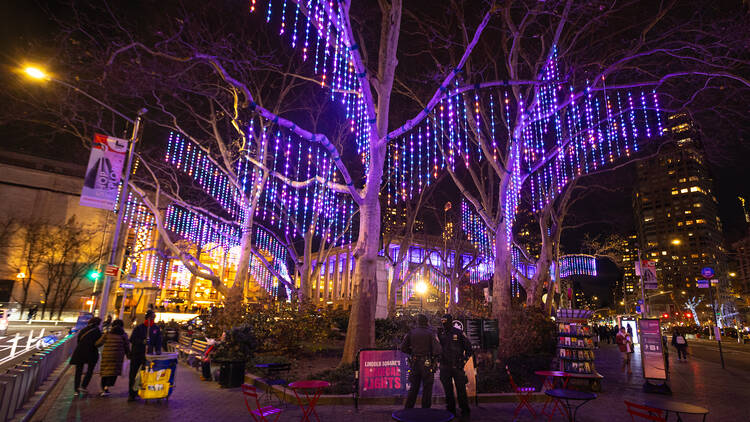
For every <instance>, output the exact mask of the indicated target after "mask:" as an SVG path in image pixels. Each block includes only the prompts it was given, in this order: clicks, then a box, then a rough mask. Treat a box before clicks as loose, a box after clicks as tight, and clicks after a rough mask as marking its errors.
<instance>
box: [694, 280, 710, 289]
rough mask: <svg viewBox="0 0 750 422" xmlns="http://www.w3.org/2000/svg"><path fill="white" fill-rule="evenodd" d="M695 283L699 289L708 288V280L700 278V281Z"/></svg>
mask: <svg viewBox="0 0 750 422" xmlns="http://www.w3.org/2000/svg"><path fill="white" fill-rule="evenodd" d="M695 285H696V287H698V288H699V289H707V288H708V280H698V281H696V283H695Z"/></svg>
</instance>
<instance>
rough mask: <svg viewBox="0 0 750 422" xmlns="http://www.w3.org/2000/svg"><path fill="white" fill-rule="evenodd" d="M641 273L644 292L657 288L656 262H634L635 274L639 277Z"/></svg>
mask: <svg viewBox="0 0 750 422" xmlns="http://www.w3.org/2000/svg"><path fill="white" fill-rule="evenodd" d="M641 273H643V275H642V277H643V288H644V289H646V290H654V289H658V288H659V280H658V279H657V278H656V261H650V260H646V259H644V260H643V261H641V262H640V265H639V262H638V261H636V262H635V274H636V275H641Z"/></svg>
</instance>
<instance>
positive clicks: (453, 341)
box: [438, 314, 472, 416]
mask: <svg viewBox="0 0 750 422" xmlns="http://www.w3.org/2000/svg"><path fill="white" fill-rule="evenodd" d="M440 322H441V323H442V324H443V327H442V328H441V329H440V331H439V332H438V340H439V341H440V348H441V349H442V352H441V353H440V383H441V384H443V390H445V406H446V409H448V411H449V412H451V413H453V414H454V415H455V414H456V397H454V395H453V386H454V384H455V386H456V396H457V397H458V406H459V407H460V408H461V416H468V415H469V413H470V409H469V398H468V397H467V395H466V383H467V382H468V381H469V379H468V378H467V377H466V372H464V366H465V365H466V362H468V361H469V359H470V358H471V356H472V349H471V342H470V341H469V339H468V338H466V336H465V335H464V333H463V332H462V331H461V330H459V329H458V328H456V327H454V326H453V316H451V315H450V314H445V315H444V316H443V318H442V319H441V320H440Z"/></svg>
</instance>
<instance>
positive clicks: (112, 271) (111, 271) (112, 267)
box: [104, 265, 120, 277]
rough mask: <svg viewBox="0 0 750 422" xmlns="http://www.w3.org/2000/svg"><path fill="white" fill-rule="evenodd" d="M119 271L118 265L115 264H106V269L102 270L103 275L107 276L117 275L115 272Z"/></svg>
mask: <svg viewBox="0 0 750 422" xmlns="http://www.w3.org/2000/svg"><path fill="white" fill-rule="evenodd" d="M119 273H120V267H118V266H117V265H107V269H106V270H104V275H106V276H108V277H117V274H119Z"/></svg>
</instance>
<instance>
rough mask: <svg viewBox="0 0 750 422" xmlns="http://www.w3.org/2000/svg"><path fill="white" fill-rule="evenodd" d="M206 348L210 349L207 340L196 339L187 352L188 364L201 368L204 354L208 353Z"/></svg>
mask: <svg viewBox="0 0 750 422" xmlns="http://www.w3.org/2000/svg"><path fill="white" fill-rule="evenodd" d="M206 349H208V342H207V341H205V340H198V339H194V340H193V342H192V344H191V345H190V351H189V353H188V354H187V363H188V365H190V366H194V367H196V368H200V366H201V360H203V355H205V354H206Z"/></svg>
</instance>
